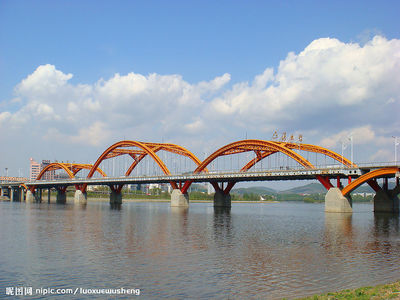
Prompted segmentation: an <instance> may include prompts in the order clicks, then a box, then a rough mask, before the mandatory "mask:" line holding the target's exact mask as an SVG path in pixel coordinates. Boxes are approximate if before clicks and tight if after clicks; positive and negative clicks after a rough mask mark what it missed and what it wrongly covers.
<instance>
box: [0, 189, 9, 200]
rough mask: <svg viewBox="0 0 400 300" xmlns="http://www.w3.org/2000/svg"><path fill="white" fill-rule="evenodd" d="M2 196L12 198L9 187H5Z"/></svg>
mask: <svg viewBox="0 0 400 300" xmlns="http://www.w3.org/2000/svg"><path fill="white" fill-rule="evenodd" d="M1 196H2V197H8V198H10V189H9V188H7V187H3V188H2V189H1Z"/></svg>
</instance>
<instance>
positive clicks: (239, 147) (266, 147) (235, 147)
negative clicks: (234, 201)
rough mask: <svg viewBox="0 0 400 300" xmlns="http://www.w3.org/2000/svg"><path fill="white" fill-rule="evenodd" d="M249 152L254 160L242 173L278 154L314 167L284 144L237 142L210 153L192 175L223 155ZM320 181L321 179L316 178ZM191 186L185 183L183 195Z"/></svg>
mask: <svg viewBox="0 0 400 300" xmlns="http://www.w3.org/2000/svg"><path fill="white" fill-rule="evenodd" d="M249 151H254V153H255V154H256V159H253V160H251V161H249V162H248V163H247V164H246V165H245V166H244V167H243V168H242V169H241V171H242V172H245V171H247V170H249V169H250V168H251V167H252V166H253V165H254V164H256V163H257V162H259V161H260V160H262V159H264V158H265V157H267V156H269V155H271V154H274V153H277V152H280V153H283V154H285V155H287V156H288V157H290V158H292V159H293V160H295V161H296V162H298V163H299V164H300V165H302V166H303V167H305V168H309V169H314V166H313V165H312V164H311V163H310V162H309V161H308V160H307V159H305V158H304V157H302V156H301V155H300V154H298V153H296V152H295V151H293V150H292V149H290V148H288V147H285V145H284V144H282V143H280V142H273V141H265V140H256V139H255V140H241V141H237V142H233V143H230V144H228V145H225V146H223V147H221V148H219V149H218V150H216V151H215V152H214V153H212V154H211V155H210V156H208V157H207V158H206V159H205V160H204V161H203V162H202V163H201V164H200V165H199V166H198V167H197V168H196V169H195V170H194V172H193V173H200V172H203V171H206V167H207V166H208V165H209V164H210V163H211V162H213V161H214V160H215V159H217V158H218V157H221V156H224V155H231V154H237V153H243V152H249ZM318 179H319V180H320V181H321V179H320V178H318ZM321 183H323V184H324V186H325V182H323V181H321ZM190 185H191V182H189V181H188V182H186V183H185V185H184V186H183V188H182V192H183V193H185V192H186V191H187V190H188V189H189V186H190ZM233 185H234V183H230V184H229V185H228V187H227V189H226V190H225V191H224V192H225V193H228V192H229V190H230V189H231V188H232V187H233ZM213 186H214V188H217V186H216V185H215V184H213Z"/></svg>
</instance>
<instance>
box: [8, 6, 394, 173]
mask: <svg viewBox="0 0 400 300" xmlns="http://www.w3.org/2000/svg"><path fill="white" fill-rule="evenodd" d="M399 11H400V2H399V1H387V0H386V1H385V0H383V1H251V0H250V1H238V0H237V1H207V0H203V1H174V0H170V1H98V0H96V1H90V0H87V1H74V0H71V1H61V0H60V1H41V0H38V1H19V0H12V1H8V0H0V139H1V143H0V145H1V147H0V154H1V155H0V175H4V174H5V168H8V174H9V175H13V176H17V175H21V174H22V175H24V176H27V175H28V169H29V158H30V157H33V158H34V159H35V160H37V161H41V160H42V159H50V160H59V161H66V160H69V161H76V162H93V161H94V160H95V159H97V157H98V156H99V155H100V154H101V153H102V152H103V150H105V149H106V148H107V147H108V146H110V145H111V144H113V143H115V142H117V141H119V140H124V139H127V140H137V141H146V142H170V143H174V144H179V145H182V146H184V147H186V148H188V149H189V150H191V151H192V152H194V153H195V154H196V155H198V156H199V157H202V156H204V153H212V152H213V151H215V150H216V149H218V148H219V147H222V146H223V145H225V144H227V143H230V142H233V141H237V140H241V139H245V138H246V137H247V138H252V139H253V138H254V139H265V140H270V139H271V138H272V135H273V132H274V131H275V130H277V131H278V132H279V133H280V134H282V133H283V132H287V134H288V135H290V134H294V135H295V136H298V135H299V134H302V135H303V142H305V143H309V144H316V145H321V146H324V147H327V148H329V149H331V150H334V151H337V152H339V153H340V152H341V151H342V144H343V142H346V143H347V141H348V137H349V136H353V143H354V146H353V147H354V161H355V162H357V163H367V162H387V161H393V160H394V148H395V147H394V139H393V136H400V121H399V120H400V118H399V112H400V19H399V18H398V13H399ZM398 148H399V147H398ZM349 151H350V149H349V147H347V148H346V149H345V155H346V156H347V157H350V152H349ZM398 151H399V155H398V156H399V157H400V149H398Z"/></svg>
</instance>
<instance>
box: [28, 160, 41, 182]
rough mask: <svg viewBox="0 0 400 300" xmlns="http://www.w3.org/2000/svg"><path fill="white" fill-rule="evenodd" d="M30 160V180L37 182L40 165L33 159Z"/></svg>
mask: <svg viewBox="0 0 400 300" xmlns="http://www.w3.org/2000/svg"><path fill="white" fill-rule="evenodd" d="M29 160H30V168H29V180H35V179H36V178H37V177H38V176H39V173H40V164H39V163H37V162H36V161H34V160H33V158H32V157H31V158H30V159H29Z"/></svg>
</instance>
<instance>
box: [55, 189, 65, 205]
mask: <svg viewBox="0 0 400 300" xmlns="http://www.w3.org/2000/svg"><path fill="white" fill-rule="evenodd" d="M66 202H67V193H66V192H65V190H64V189H61V190H57V197H56V203H58V204H65V203H66Z"/></svg>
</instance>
